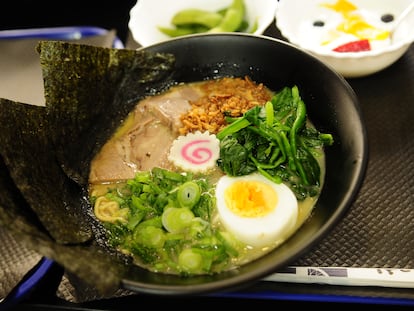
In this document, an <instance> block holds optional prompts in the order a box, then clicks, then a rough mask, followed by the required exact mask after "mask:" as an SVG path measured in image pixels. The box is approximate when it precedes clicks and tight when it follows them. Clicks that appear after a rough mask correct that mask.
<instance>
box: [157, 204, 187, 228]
mask: <svg viewBox="0 0 414 311" xmlns="http://www.w3.org/2000/svg"><path fill="white" fill-rule="evenodd" d="M193 218H194V214H193V212H192V211H191V210H189V209H188V208H185V207H181V208H179V207H178V208H177V207H170V208H167V209H166V210H165V211H164V212H163V213H162V216H161V219H162V225H163V226H164V228H165V229H166V230H167V231H168V232H171V233H179V232H183V231H184V230H185V229H186V228H188V227H189V226H191V220H192V219H193Z"/></svg>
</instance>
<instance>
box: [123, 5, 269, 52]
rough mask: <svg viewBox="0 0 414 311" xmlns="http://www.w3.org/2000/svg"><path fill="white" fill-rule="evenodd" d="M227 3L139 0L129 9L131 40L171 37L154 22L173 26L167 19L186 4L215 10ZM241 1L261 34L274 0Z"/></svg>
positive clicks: (151, 41)
mask: <svg viewBox="0 0 414 311" xmlns="http://www.w3.org/2000/svg"><path fill="white" fill-rule="evenodd" d="M231 3H232V0H191V1H189V0H174V1H171V0H139V1H138V2H137V4H136V5H135V6H134V7H133V8H132V9H131V11H130V20H129V23H128V26H129V29H130V31H131V34H132V37H133V38H134V40H135V41H136V42H137V43H138V44H140V45H141V46H144V47H145V46H148V45H151V44H154V43H158V42H162V41H165V40H169V39H171V38H170V37H168V36H167V35H165V34H163V33H162V32H160V31H159V30H158V29H157V26H163V27H173V25H172V24H171V22H170V21H171V19H172V17H173V15H174V14H175V13H177V12H178V11H180V10H183V9H188V8H197V9H203V10H208V11H216V10H220V9H223V8H225V7H227V6H229V5H230V4H231ZM244 3H245V5H246V20H247V22H248V23H249V27H252V26H253V25H254V24H255V22H256V21H257V23H258V25H257V26H258V27H257V29H256V31H255V32H254V34H262V33H263V32H264V31H265V30H266V28H267V27H268V26H269V25H270V24H271V23H272V22H273V20H274V17H275V11H276V6H277V1H276V0H244Z"/></svg>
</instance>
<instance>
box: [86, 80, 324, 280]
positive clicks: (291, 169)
mask: <svg viewBox="0 0 414 311" xmlns="http://www.w3.org/2000/svg"><path fill="white" fill-rule="evenodd" d="M331 143H332V136H331V135H330V134H326V133H319V132H318V131H317V129H315V127H314V126H312V124H311V122H310V120H308V118H307V116H306V106H305V103H304V102H303V101H302V99H301V97H300V95H299V90H298V88H297V87H296V86H294V87H285V88H284V89H282V90H280V91H277V92H274V91H273V90H270V89H268V88H267V87H266V86H264V85H263V84H261V83H256V82H254V81H251V80H250V79H249V78H248V77H245V78H234V77H226V78H220V79H216V80H209V81H200V82H193V83H185V84H179V85H175V86H173V87H171V88H170V89H169V90H168V91H166V92H165V93H162V94H159V95H156V96H151V97H148V98H145V99H143V100H142V101H140V102H139V103H138V105H137V106H136V108H135V110H134V111H132V112H131V113H130V115H129V116H128V118H127V119H126V120H125V121H124V122H123V124H122V125H121V127H120V128H119V129H118V130H117V131H116V133H115V134H114V136H113V137H112V138H111V139H110V140H109V141H108V142H107V143H106V144H105V145H104V146H103V148H102V149H101V151H100V153H99V154H97V156H96V157H95V159H94V160H93V162H92V164H91V171H90V189H89V191H90V199H91V203H92V205H93V208H94V214H95V216H96V218H97V219H98V220H99V221H100V222H101V223H102V225H103V227H104V228H105V231H106V234H107V240H108V241H109V244H110V245H111V246H112V247H113V248H115V249H117V250H118V251H120V252H122V253H125V254H127V255H130V256H131V257H132V258H133V261H134V263H135V264H137V265H139V266H141V267H144V268H146V269H148V270H150V271H154V272H160V273H168V274H179V275H196V274H198V275H199V274H212V273H218V272H221V271H226V270H230V269H235V268H237V267H239V266H241V265H243V264H246V263H248V262H250V261H252V260H254V259H256V258H258V257H260V256H263V255H264V254H266V253H268V252H270V251H271V250H273V249H274V248H276V247H277V246H279V245H280V244H281V243H283V242H284V241H285V240H286V239H287V238H288V237H289V236H291V235H292V234H293V233H294V232H295V231H296V230H297V229H298V228H299V227H300V226H301V225H302V224H303V223H304V221H306V219H307V218H308V217H309V216H310V214H311V212H312V209H313V207H314V205H315V202H316V201H317V199H318V197H319V193H320V190H321V188H322V181H323V176H324V149H323V148H324V146H325V145H329V144H331Z"/></svg>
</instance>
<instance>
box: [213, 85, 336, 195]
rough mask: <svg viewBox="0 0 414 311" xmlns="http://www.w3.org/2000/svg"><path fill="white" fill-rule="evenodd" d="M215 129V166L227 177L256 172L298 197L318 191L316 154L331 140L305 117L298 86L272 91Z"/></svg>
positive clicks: (304, 108)
mask: <svg viewBox="0 0 414 311" xmlns="http://www.w3.org/2000/svg"><path fill="white" fill-rule="evenodd" d="M227 121H228V122H229V123H230V124H229V125H228V126H227V127H225V128H224V129H223V130H221V131H220V132H219V133H217V138H218V139H219V140H220V158H219V159H218V161H217V162H218V166H219V167H220V168H221V169H222V170H223V171H224V172H225V173H226V174H228V175H230V176H242V175H248V174H251V173H253V172H256V171H258V172H259V173H261V174H262V175H264V176H265V177H267V178H269V179H270V180H272V181H274V182H276V183H281V182H285V183H286V184H288V185H289V186H290V188H291V189H292V190H293V191H294V193H295V194H296V197H297V198H298V199H300V200H302V199H304V198H306V197H308V196H315V195H317V194H318V193H319V191H320V186H321V167H320V164H319V162H318V159H317V157H318V156H319V155H320V154H321V153H320V152H321V151H322V148H323V147H324V146H329V145H332V144H333V141H334V140H333V136H332V134H330V133H321V132H319V131H318V130H317V129H315V128H314V127H313V126H312V125H311V123H310V122H309V120H308V118H307V110H306V105H305V103H304V101H303V100H302V98H301V97H300V94H299V89H298V87H297V86H293V87H291V88H290V87H285V88H283V89H282V90H280V91H279V92H276V93H275V94H274V95H273V97H272V98H271V100H270V101H268V102H267V103H266V104H265V105H264V106H256V107H254V108H252V109H250V110H248V111H247V112H246V113H245V114H244V115H243V116H242V117H240V118H228V119H227Z"/></svg>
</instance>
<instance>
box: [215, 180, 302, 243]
mask: <svg viewBox="0 0 414 311" xmlns="http://www.w3.org/2000/svg"><path fill="white" fill-rule="evenodd" d="M241 180H244V181H257V182H263V183H266V184H268V185H270V186H271V187H272V188H273V190H274V191H275V192H276V194H277V196H278V201H277V203H276V207H275V208H274V209H273V210H272V211H270V212H269V213H268V214H266V215H263V216H258V217H244V216H240V215H237V214H235V213H234V212H233V211H231V210H230V209H229V207H228V206H227V204H226V201H225V191H226V189H227V188H228V187H229V186H231V185H232V184H233V183H234V182H236V181H241ZM215 195H216V202H217V210H218V213H219V217H220V220H221V222H222V224H223V226H224V227H225V228H226V230H228V231H229V232H231V233H232V234H233V235H234V236H235V238H237V239H238V240H240V241H241V242H243V243H246V244H248V245H250V246H253V247H264V246H273V245H276V244H280V243H282V242H283V241H284V240H285V239H286V238H287V237H288V235H289V234H290V233H291V230H292V229H293V228H294V226H295V224H296V221H297V217H298V202H297V199H296V197H295V195H294V193H293V192H292V191H291V190H290V189H289V187H288V186H286V185H285V184H283V183H282V184H276V183H274V182H272V181H270V180H268V179H267V178H265V177H264V176H262V175H260V174H258V173H254V174H250V175H246V176H237V177H229V176H227V175H225V176H222V177H221V178H220V179H219V181H218V182H217V185H216V194H215Z"/></svg>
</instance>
